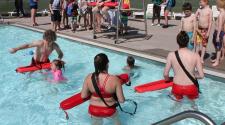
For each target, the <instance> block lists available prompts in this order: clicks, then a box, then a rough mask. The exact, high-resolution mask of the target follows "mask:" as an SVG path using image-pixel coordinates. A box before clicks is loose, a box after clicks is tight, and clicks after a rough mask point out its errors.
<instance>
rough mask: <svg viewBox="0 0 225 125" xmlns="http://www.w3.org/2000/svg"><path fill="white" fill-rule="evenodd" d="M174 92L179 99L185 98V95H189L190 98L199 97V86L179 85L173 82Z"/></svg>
mask: <svg viewBox="0 0 225 125" xmlns="http://www.w3.org/2000/svg"><path fill="white" fill-rule="evenodd" d="M172 94H173V95H174V96H175V97H176V99H177V100H180V99H183V96H187V97H188V98H189V99H190V100H194V99H196V98H198V94H199V93H198V88H197V87H196V86H195V85H194V84H193V85H185V86H183V85H178V84H173V86H172Z"/></svg>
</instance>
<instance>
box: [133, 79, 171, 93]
mask: <svg viewBox="0 0 225 125" xmlns="http://www.w3.org/2000/svg"><path fill="white" fill-rule="evenodd" d="M172 85H173V82H172V81H171V82H166V81H165V80H159V81H155V82H150V83H146V84H143V85H139V86H136V87H135V88H134V89H135V91H136V92H138V93H144V92H149V91H155V90H161V89H165V88H168V87H171V86H172Z"/></svg>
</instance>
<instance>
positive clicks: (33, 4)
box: [29, 0, 38, 26]
mask: <svg viewBox="0 0 225 125" xmlns="http://www.w3.org/2000/svg"><path fill="white" fill-rule="evenodd" d="M29 3H30V14H31V22H32V26H38V24H37V22H36V12H37V9H38V0H29Z"/></svg>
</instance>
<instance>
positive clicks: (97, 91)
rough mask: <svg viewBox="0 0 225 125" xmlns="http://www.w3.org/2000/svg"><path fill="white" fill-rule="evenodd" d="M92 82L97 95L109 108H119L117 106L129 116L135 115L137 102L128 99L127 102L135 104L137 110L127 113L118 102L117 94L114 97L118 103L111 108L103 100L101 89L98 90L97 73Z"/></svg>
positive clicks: (92, 77) (93, 75)
mask: <svg viewBox="0 0 225 125" xmlns="http://www.w3.org/2000/svg"><path fill="white" fill-rule="evenodd" d="M91 80H92V83H93V86H94V88H95V91H96V93H97V94H98V96H99V97H100V99H101V100H102V101H103V103H104V104H105V105H106V106H107V107H117V106H118V107H119V108H120V110H121V111H122V112H124V113H127V114H129V115H134V114H135V113H136V111H137V102H135V101H133V100H130V99H127V100H126V101H130V102H133V103H134V105H135V109H134V112H127V111H124V110H123V109H122V107H121V105H120V103H119V102H118V98H117V96H116V94H114V95H113V98H114V99H115V100H116V103H115V104H113V105H111V106H109V105H108V104H107V103H106V101H105V100H104V98H103V96H102V94H101V92H100V90H99V88H98V86H97V82H96V77H95V73H93V74H92V76H91Z"/></svg>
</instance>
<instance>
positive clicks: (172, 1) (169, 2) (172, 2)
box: [167, 0, 176, 7]
mask: <svg viewBox="0 0 225 125" xmlns="http://www.w3.org/2000/svg"><path fill="white" fill-rule="evenodd" d="M167 5H168V6H169V7H175V6H176V0H169V1H168V4H167Z"/></svg>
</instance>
